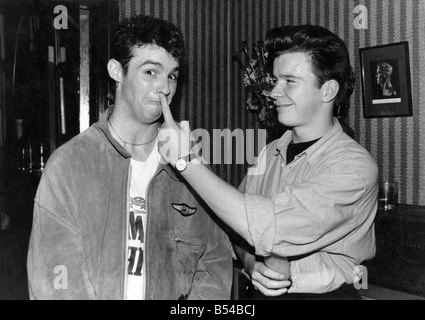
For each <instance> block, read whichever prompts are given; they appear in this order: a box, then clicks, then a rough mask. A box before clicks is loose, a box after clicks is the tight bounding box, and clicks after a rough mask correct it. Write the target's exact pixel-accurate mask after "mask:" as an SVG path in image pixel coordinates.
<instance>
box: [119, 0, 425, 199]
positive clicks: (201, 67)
mask: <svg viewBox="0 0 425 320" xmlns="http://www.w3.org/2000/svg"><path fill="white" fill-rule="evenodd" d="M359 4H360V5H364V6H365V7H366V8H367V10H368V28H367V29H365V30H364V29H362V30H357V29H356V28H354V24H353V22H354V19H355V17H356V16H357V15H358V14H356V13H354V8H355V7H356V6H357V5H359ZM135 13H143V14H149V15H153V16H157V17H162V18H165V19H168V20H170V21H172V22H174V23H175V24H177V25H178V26H179V27H180V28H181V29H182V31H183V34H184V37H185V41H186V46H187V48H188V56H189V72H188V74H189V77H188V81H187V82H186V83H185V85H184V87H183V90H182V98H181V100H180V101H179V102H178V103H176V106H175V108H176V112H175V115H176V117H177V118H180V119H188V120H190V122H191V126H192V128H205V129H207V130H208V131H210V132H212V130H213V129H224V128H228V129H230V130H234V129H236V128H242V129H244V130H245V129H248V128H256V127H257V123H256V121H255V119H254V118H253V117H252V115H250V114H247V113H246V112H245V92H244V87H243V83H242V74H241V72H240V70H239V69H238V66H237V65H236V63H234V62H233V61H232V60H231V55H232V53H233V52H234V51H238V50H239V45H240V43H241V42H242V41H248V43H253V42H255V41H257V40H262V39H264V35H265V32H266V31H267V30H268V29H269V28H271V27H274V26H278V25H284V24H304V23H310V24H318V25H321V26H324V27H327V28H329V29H330V30H332V31H334V32H335V33H336V34H338V35H339V36H340V37H341V38H343V39H344V40H345V41H346V43H347V45H348V48H349V51H350V55H351V58H352V64H353V66H354V67H355V70H356V74H357V75H358V80H360V62H359V48H363V47H370V46H375V45H381V44H388V43H393V42H400V41H408V42H409V50H410V66H411V84H412V98H413V100H412V101H413V116H412V117H399V118H379V119H364V118H363V109H362V108H363V106H362V96H361V85H360V81H357V86H356V88H355V91H354V94H353V96H352V107H351V110H350V114H349V118H348V122H349V124H350V126H351V127H352V128H353V129H354V130H355V132H356V139H357V140H358V141H359V142H360V144H362V145H363V146H364V147H365V148H366V149H368V150H369V151H370V152H371V154H372V156H373V157H374V158H375V159H376V161H377V162H378V164H379V167H380V178H381V179H382V180H387V179H391V180H396V181H399V182H400V192H399V201H400V203H405V204H414V205H425V145H424V143H423V141H425V111H424V110H423V108H424V107H425V54H424V53H425V39H424V34H425V18H424V17H425V0H405V1H400V0H345V1H341V0H120V17H121V18H123V17H128V16H130V15H133V14H135ZM177 110H178V111H177ZM421 141H422V143H421ZM213 170H214V171H215V172H216V173H217V174H218V175H220V176H221V177H222V178H224V179H225V180H226V181H228V182H229V183H231V184H233V185H237V184H238V183H239V182H240V181H241V179H242V177H243V175H244V173H245V171H246V166H245V165H213Z"/></svg>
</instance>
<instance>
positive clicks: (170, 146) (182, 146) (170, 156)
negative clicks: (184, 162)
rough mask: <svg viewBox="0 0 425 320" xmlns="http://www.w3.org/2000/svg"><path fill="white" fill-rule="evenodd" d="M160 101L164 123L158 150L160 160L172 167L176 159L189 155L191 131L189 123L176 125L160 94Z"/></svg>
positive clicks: (163, 96) (182, 122)
mask: <svg viewBox="0 0 425 320" xmlns="http://www.w3.org/2000/svg"><path fill="white" fill-rule="evenodd" d="M160 99H161V105H162V114H163V115H164V120H165V121H164V123H163V125H162V127H161V128H160V131H159V134H158V149H159V153H160V154H161V156H162V160H164V161H165V162H166V163H171V164H173V165H174V164H175V163H176V161H177V160H178V159H180V158H182V157H184V156H186V155H188V154H189V153H190V149H191V142H190V137H191V131H190V126H189V121H181V122H180V124H177V123H176V122H175V121H174V118H173V115H172V114H171V110H170V106H169V105H168V101H167V98H166V97H165V95H163V94H162V93H160Z"/></svg>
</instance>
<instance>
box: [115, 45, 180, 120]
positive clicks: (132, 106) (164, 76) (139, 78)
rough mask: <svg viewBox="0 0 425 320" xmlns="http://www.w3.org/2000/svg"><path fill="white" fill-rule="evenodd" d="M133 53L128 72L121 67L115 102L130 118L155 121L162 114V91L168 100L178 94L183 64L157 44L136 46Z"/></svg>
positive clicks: (169, 101)
mask: <svg viewBox="0 0 425 320" xmlns="http://www.w3.org/2000/svg"><path fill="white" fill-rule="evenodd" d="M132 52H133V57H132V58H131V59H130V62H129V64H128V69H127V73H126V74H125V75H124V72H123V70H122V67H121V66H119V75H118V78H119V79H118V81H117V82H118V86H117V90H116V101H115V105H116V107H117V108H119V109H120V111H121V112H123V113H124V114H125V115H126V118H127V119H129V120H136V121H138V122H139V123H141V124H151V123H154V122H156V121H157V120H158V119H159V118H160V117H161V114H162V109H161V102H160V98H159V95H160V93H163V94H164V95H165V96H166V97H167V100H168V103H171V100H172V99H173V96H174V94H175V93H176V89H177V79H178V76H179V63H178V62H177V61H176V60H175V59H173V57H172V56H171V55H170V54H169V53H168V52H167V51H166V50H165V49H164V48H162V47H159V46H156V45H146V46H143V47H140V48H133V50H132ZM116 63H118V62H116ZM118 64H119V63H118ZM114 79H115V78H114ZM115 80H117V79H115Z"/></svg>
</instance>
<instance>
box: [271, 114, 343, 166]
mask: <svg viewBox="0 0 425 320" xmlns="http://www.w3.org/2000/svg"><path fill="white" fill-rule="evenodd" d="M333 121H334V125H333V126H332V128H331V130H329V131H328V132H327V133H326V134H325V135H324V136H323V137H322V138H321V139H319V141H317V142H316V143H315V144H313V145H312V146H310V147H309V148H307V149H306V150H304V151H303V152H302V153H301V154H305V155H306V157H307V161H308V163H310V164H311V163H313V162H314V161H315V160H316V159H317V158H318V157H320V155H321V154H322V153H323V152H324V150H325V149H327V148H324V146H327V145H328V144H331V143H333V141H334V139H335V138H336V137H337V136H338V135H339V134H340V133H341V132H342V127H341V124H340V123H339V121H338V119H337V118H334V119H333ZM291 141H292V130H288V131H286V132H285V133H284V134H283V135H282V137H280V139H279V141H278V142H277V146H276V151H278V152H279V153H280V154H286V150H287V149H288V145H289V144H290V143H291ZM297 157H298V156H297ZM297 157H295V159H296V158H297Z"/></svg>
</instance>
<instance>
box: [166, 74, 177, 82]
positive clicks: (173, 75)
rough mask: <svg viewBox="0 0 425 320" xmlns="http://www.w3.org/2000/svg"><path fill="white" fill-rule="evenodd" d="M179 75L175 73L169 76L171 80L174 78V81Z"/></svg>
mask: <svg viewBox="0 0 425 320" xmlns="http://www.w3.org/2000/svg"><path fill="white" fill-rule="evenodd" d="M178 77H179V76H178V75H175V74H170V75H169V76H168V78H169V79H170V80H173V81H177V79H178Z"/></svg>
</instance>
